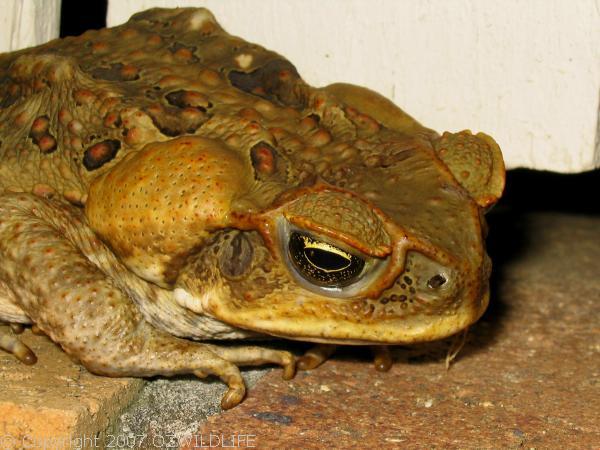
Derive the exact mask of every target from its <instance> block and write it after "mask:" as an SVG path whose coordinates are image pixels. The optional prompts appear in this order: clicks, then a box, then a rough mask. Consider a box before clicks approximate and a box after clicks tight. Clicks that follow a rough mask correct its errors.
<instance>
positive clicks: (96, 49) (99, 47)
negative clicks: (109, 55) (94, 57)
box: [92, 42, 109, 55]
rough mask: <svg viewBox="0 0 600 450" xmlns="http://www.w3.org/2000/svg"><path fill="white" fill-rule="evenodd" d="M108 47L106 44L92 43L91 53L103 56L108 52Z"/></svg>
mask: <svg viewBox="0 0 600 450" xmlns="http://www.w3.org/2000/svg"><path fill="white" fill-rule="evenodd" d="M108 50H109V46H108V44H107V43H106V42H94V43H93V44H92V53H94V54H99V55H101V54H104V53H106V52H108Z"/></svg>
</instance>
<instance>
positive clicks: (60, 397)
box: [0, 326, 142, 449]
mask: <svg viewBox="0 0 600 450" xmlns="http://www.w3.org/2000/svg"><path fill="white" fill-rule="evenodd" d="M0 330H1V331H2V332H8V327H6V326H2V327H0ZM21 337H22V340H23V342H25V343H26V344H27V345H29V346H30V348H31V349H32V350H33V351H34V352H35V353H36V355H37V356H38V362H37V364H35V365H33V366H25V365H23V364H21V363H20V362H19V361H17V360H16V359H15V358H14V357H13V356H12V355H9V354H7V353H4V352H0V386H1V389H0V448H2V449H6V448H8V449H21V448H52V449H63V448H65V449H70V448H79V447H80V445H78V444H81V443H83V442H84V441H83V440H82V439H85V443H86V444H87V446H88V447H89V446H90V444H91V446H92V447H94V446H95V447H96V448H101V447H102V445H103V442H105V437H106V436H105V435H104V433H102V432H103V430H105V429H106V428H107V426H108V425H109V423H110V422H111V420H113V419H114V418H115V416H116V415H117V414H118V413H119V412H120V411H121V410H122V409H123V407H124V406H126V405H127V404H128V403H129V402H130V401H131V399H132V398H133V397H134V396H135V395H136V394H137V392H138V391H139V389H140V387H141V385H142V382H141V381H140V380H134V379H127V378H121V379H115V378H105V377H98V376H95V375H92V374H90V373H89V372H87V371H86V370H85V369H83V368H82V367H81V366H79V365H77V364H75V363H73V362H72V361H70V360H69V358H68V357H67V355H66V354H65V353H63V352H62V350H61V349H60V348H58V347H57V346H56V345H54V344H53V343H52V342H51V341H50V340H49V339H48V338H46V337H45V336H36V335H33V334H32V333H31V331H29V330H27V331H25V332H24V333H23V334H22V335H21ZM44 446H45V447H44Z"/></svg>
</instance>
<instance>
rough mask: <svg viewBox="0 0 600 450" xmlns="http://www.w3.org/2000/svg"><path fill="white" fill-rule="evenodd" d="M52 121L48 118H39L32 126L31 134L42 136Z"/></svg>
mask: <svg viewBox="0 0 600 450" xmlns="http://www.w3.org/2000/svg"><path fill="white" fill-rule="evenodd" d="M49 125H50V120H49V119H48V117H47V116H41V117H37V118H36V119H35V120H34V121H33V123H32V124H31V133H33V134H40V133H44V132H45V131H47V130H48V126H49Z"/></svg>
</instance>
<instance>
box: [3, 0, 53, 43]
mask: <svg viewBox="0 0 600 450" xmlns="http://www.w3.org/2000/svg"><path fill="white" fill-rule="evenodd" d="M0 10H1V12H0V52H10V51H12V50H19V49H21V48H25V47H32V46H34V45H38V44H42V43H44V42H48V41H49V40H51V39H54V38H57V37H58V33H59V30H60V0H0Z"/></svg>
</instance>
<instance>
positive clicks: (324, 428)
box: [0, 208, 600, 449]
mask: <svg viewBox="0 0 600 450" xmlns="http://www.w3.org/2000/svg"><path fill="white" fill-rule="evenodd" d="M491 221H492V235H491V236H490V251H491V253H492V256H493V257H494V261H495V275H494V280H493V282H494V286H493V296H492V304H491V306H490V309H489V310H488V312H487V313H486V315H485V316H484V318H483V320H482V321H480V322H479V323H478V324H477V325H476V326H475V327H473V330H472V332H471V334H470V336H469V340H468V342H467V344H466V346H465V348H464V349H463V351H462V352H461V353H460V355H459V357H458V359H457V361H456V363H455V364H454V366H453V367H452V368H451V370H450V371H448V372H446V371H445V369H444V356H445V351H446V348H447V345H448V344H447V343H440V344H431V345H427V346H420V347H415V348H406V349H397V350H396V351H395V356H396V360H397V363H396V364H395V366H394V367H393V368H392V370H391V371H390V372H388V373H378V372H376V371H375V370H374V369H373V368H372V366H371V365H370V363H369V361H368V359H369V357H368V351H367V350H366V349H358V350H356V349H355V350H352V351H350V350H346V351H344V352H341V354H340V355H338V356H336V358H334V360H332V361H328V362H327V363H326V364H325V365H324V366H323V367H320V368H319V369H317V370H315V371H312V372H307V373H300V374H299V375H298V376H297V377H296V379H294V380H293V381H291V382H284V381H283V380H281V372H280V371H279V370H274V371H272V372H270V373H269V374H268V375H267V376H265V377H264V378H262V379H260V380H259V381H258V383H257V385H256V386H254V387H253V388H252V389H250V390H249V395H248V398H247V399H246V400H245V402H244V403H243V404H242V405H240V406H238V407H236V408H234V409H233V410H231V411H227V412H225V413H222V414H218V408H217V407H216V405H217V403H218V399H219V397H220V395H221V393H222V386H221V385H220V384H219V383H214V384H205V383H203V382H202V381H197V380H190V379H177V380H154V381H152V382H150V383H149V384H148V385H147V386H146V388H145V389H144V391H143V393H142V395H141V396H140V397H139V399H138V400H137V401H136V402H134V403H133V404H132V406H130V407H129V409H127V410H125V412H124V413H121V414H119V412H118V411H119V410H120V409H121V406H122V405H123V404H124V402H126V401H127V400H128V399H129V397H130V396H131V393H132V392H135V388H136V385H135V384H134V385H131V381H121V380H111V379H104V378H99V377H94V376H92V375H89V374H87V373H86V372H85V371H84V370H79V369H78V368H77V366H75V365H73V364H72V363H71V362H69V361H68V359H67V358H66V357H65V356H64V355H62V354H61V352H59V351H58V350H57V349H56V348H53V346H52V345H51V344H50V343H49V342H47V341H46V339H45V338H43V337H37V336H28V339H33V341H31V340H30V342H34V345H33V346H34V348H36V350H37V351H38V353H39V355H40V363H38V365H37V366H34V367H33V368H28V367H23V366H21V365H19V364H18V363H17V362H16V361H13V360H12V358H11V357H10V356H8V355H3V354H2V355H0V380H1V382H2V390H1V391H0V399H1V401H0V435H6V434H7V433H15V431H14V430H20V431H18V433H21V434H23V433H25V432H26V431H25V429H26V428H27V427H29V428H28V430H29V431H28V432H29V433H38V434H36V435H40V433H42V434H43V433H44V432H49V431H48V430H49V429H50V430H52V431H54V432H55V434H54V435H65V433H75V432H82V431H81V430H84V432H87V431H89V430H96V431H97V430H100V429H104V428H103V427H106V425H107V424H108V423H109V422H112V423H113V424H115V425H113V426H112V427H111V428H109V430H108V432H107V433H108V435H115V436H116V435H119V436H121V441H120V442H121V443H127V442H129V443H132V440H131V436H134V435H136V434H143V435H144V436H146V440H145V441H144V444H143V445H142V446H141V448H176V447H177V444H178V441H177V439H176V440H173V437H174V436H175V437H177V438H180V439H183V441H182V442H183V443H184V444H185V443H186V442H187V445H184V446H183V447H184V448H193V444H197V445H196V446H197V447H201V446H202V445H204V447H207V446H209V445H210V443H211V442H212V443H213V444H216V443H217V442H220V443H221V444H223V441H224V440H226V442H225V444H227V445H232V444H236V445H237V446H238V447H250V446H254V447H258V448H301V447H302V448H324V447H327V446H329V447H335V448H357V447H361V448H367V447H377V446H385V447H391V448H393V447H397V448H444V449H445V448H467V449H471V448H473V449H475V448H477V449H481V448H483V449H487V448H491V449H496V448H535V449H548V448H550V449H553V448H577V449H586V448H590V449H591V448H598V447H600V414H599V413H598V410H599V409H600V382H599V380H600V329H599V321H598V316H599V314H598V312H599V308H600V306H599V301H600V216H584V215H576V214H571V215H566V214H557V213H540V212H537V213H531V214H515V213H514V212H511V213H508V212H507V211H503V210H502V208H498V210H497V211H496V212H495V214H494V215H493V216H492V217H491ZM39 345H42V346H43V347H44V348H38V346H39ZM46 352H50V353H46ZM50 362H52V364H53V365H50V364H49V363H50ZM40 364H41V365H40ZM251 375H252V376H253V377H255V378H256V377H259V376H260V374H259V373H257V372H254V371H253V373H252V374H251ZM45 377H47V378H45ZM63 388H69V389H71V391H68V390H67V391H62V390H61V389H63ZM11 392H12V394H11ZM69 392H70V393H69ZM106 392H107V393H106ZM209 393H212V395H209ZM59 400H61V401H63V402H64V404H62V403H60V402H59ZM57 402H58V403H57ZM59 404H60V405H62V406H60V407H57V406H56V405H59ZM61 408H62V409H61ZM54 410H59V411H62V413H61V414H62V415H59V416H58V417H59V418H60V420H58V419H57V420H55V419H54V417H57V416H55V415H53V414H54V412H53V411H54ZM49 411H50V412H52V413H50V412H49ZM207 416H210V417H208V420H207V421H205V420H206V417H207ZM15 423H17V424H20V425H19V426H20V427H21V428H17V427H16V425H14V424H15ZM44 424H45V426H46V428H43V427H41V426H42V425H44ZM49 424H51V426H50V427H48V425H49ZM73 424H75V425H73ZM80 424H85V427H87V428H85V427H83V425H80ZM198 424H200V425H199V429H198ZM82 427H83V428H82ZM195 429H198V433H199V434H197V435H196V436H197V437H191V436H192V435H190V434H189V433H190V432H192V430H195ZM43 430H46V431H43ZM62 430H70V431H62ZM61 433H62V434H61ZM107 433H105V434H104V436H106V435H107ZM127 436H129V439H127V438H126V437H127ZM185 436H187V438H186V437H185ZM232 439H234V440H236V441H234V442H232ZM211 440H212V441H211ZM153 443H154V444H157V445H154V446H153ZM0 447H2V446H1V445H0ZM130 447H131V446H130Z"/></svg>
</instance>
